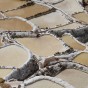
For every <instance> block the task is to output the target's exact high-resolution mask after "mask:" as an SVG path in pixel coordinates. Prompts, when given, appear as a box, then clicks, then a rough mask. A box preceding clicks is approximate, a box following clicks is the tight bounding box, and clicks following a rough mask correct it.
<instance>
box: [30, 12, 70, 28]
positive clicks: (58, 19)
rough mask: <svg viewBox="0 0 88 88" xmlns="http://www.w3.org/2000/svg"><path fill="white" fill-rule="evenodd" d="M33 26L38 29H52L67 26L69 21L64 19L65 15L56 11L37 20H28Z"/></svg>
mask: <svg viewBox="0 0 88 88" xmlns="http://www.w3.org/2000/svg"><path fill="white" fill-rule="evenodd" d="M30 21H31V22H33V23H34V24H35V25H37V26H39V27H40V28H46V27H49V28H54V27H57V26H58V27H59V26H63V25H66V24H68V23H69V22H70V21H69V20H67V19H66V17H65V15H63V14H62V13H61V12H60V11H58V12H57V11H56V12H53V13H50V14H47V15H44V16H41V17H38V18H34V19H31V20H30Z"/></svg>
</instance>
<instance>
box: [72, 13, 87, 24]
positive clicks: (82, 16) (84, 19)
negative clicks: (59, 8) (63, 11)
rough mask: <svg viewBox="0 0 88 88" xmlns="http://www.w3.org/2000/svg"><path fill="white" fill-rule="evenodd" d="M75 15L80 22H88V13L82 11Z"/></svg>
mask: <svg viewBox="0 0 88 88" xmlns="http://www.w3.org/2000/svg"><path fill="white" fill-rule="evenodd" d="M73 17H75V18H76V19H78V20H79V21H80V22H84V24H88V14H87V13H84V12H82V13H78V14H74V15H73Z"/></svg>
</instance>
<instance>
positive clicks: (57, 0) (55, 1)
mask: <svg viewBox="0 0 88 88" xmlns="http://www.w3.org/2000/svg"><path fill="white" fill-rule="evenodd" d="M42 1H44V2H49V3H57V2H61V1H63V0H42Z"/></svg>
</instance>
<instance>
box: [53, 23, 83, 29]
mask: <svg viewBox="0 0 88 88" xmlns="http://www.w3.org/2000/svg"><path fill="white" fill-rule="evenodd" d="M83 26H84V25H82V24H80V23H70V24H67V25H64V26H62V27H59V28H55V29H53V30H60V29H77V28H80V27H83Z"/></svg>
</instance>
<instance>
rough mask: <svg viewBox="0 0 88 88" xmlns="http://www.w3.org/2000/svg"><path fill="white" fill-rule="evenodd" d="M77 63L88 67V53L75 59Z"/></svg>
mask: <svg viewBox="0 0 88 88" xmlns="http://www.w3.org/2000/svg"><path fill="white" fill-rule="evenodd" d="M74 61H75V62H78V63H81V64H83V65H86V66H88V53H86V52H85V53H81V54H79V55H78V56H76V57H75V58H74Z"/></svg>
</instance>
